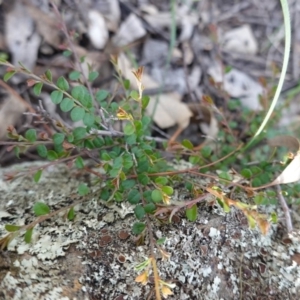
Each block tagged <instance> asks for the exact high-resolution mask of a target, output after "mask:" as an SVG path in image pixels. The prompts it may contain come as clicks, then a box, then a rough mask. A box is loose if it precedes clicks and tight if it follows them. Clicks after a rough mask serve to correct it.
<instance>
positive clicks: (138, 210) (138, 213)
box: [134, 205, 146, 220]
mask: <svg viewBox="0 0 300 300" xmlns="http://www.w3.org/2000/svg"><path fill="white" fill-rule="evenodd" d="M134 214H135V216H136V217H137V218H138V219H139V220H141V219H143V218H144V216H145V214H146V212H145V209H144V207H143V206H142V205H137V206H136V207H135V208H134Z"/></svg>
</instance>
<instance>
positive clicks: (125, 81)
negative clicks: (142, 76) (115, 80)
mask: <svg viewBox="0 0 300 300" xmlns="http://www.w3.org/2000/svg"><path fill="white" fill-rule="evenodd" d="M123 86H124V88H125V90H129V89H130V81H129V80H128V79H125V80H123Z"/></svg>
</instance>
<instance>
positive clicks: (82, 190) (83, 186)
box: [78, 183, 90, 196]
mask: <svg viewBox="0 0 300 300" xmlns="http://www.w3.org/2000/svg"><path fill="white" fill-rule="evenodd" d="M89 192H90V189H89V187H88V186H87V185H86V184H85V183H80V184H79V186H78V194H79V195H80V196H85V195H87V194H88V193H89Z"/></svg>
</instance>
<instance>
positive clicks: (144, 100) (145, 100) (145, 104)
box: [142, 95, 150, 109]
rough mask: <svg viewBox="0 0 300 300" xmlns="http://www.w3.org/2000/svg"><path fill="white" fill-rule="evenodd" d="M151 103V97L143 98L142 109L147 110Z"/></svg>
mask: <svg viewBox="0 0 300 300" xmlns="http://www.w3.org/2000/svg"><path fill="white" fill-rule="evenodd" d="M149 102H150V97H149V96H148V95H145V96H143V97H142V108H143V109H146V108H147V106H148V104H149Z"/></svg>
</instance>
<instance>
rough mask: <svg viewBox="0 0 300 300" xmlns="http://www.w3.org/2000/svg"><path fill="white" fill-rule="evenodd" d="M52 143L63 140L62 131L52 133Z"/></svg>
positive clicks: (58, 142) (55, 143)
mask: <svg viewBox="0 0 300 300" xmlns="http://www.w3.org/2000/svg"><path fill="white" fill-rule="evenodd" d="M52 139H53V143H54V145H60V144H62V143H63V142H64V140H65V135H64V134H63V133H54V134H53V135H52Z"/></svg>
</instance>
